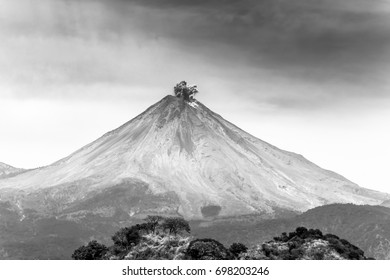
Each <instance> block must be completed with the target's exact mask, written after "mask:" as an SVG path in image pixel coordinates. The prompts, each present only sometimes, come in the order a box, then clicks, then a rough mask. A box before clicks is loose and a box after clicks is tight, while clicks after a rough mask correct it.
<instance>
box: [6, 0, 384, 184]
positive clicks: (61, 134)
mask: <svg viewBox="0 0 390 280" xmlns="http://www.w3.org/2000/svg"><path fill="white" fill-rule="evenodd" d="M389 16H390V1H384V0H375V1H370V2H368V1H364V0H344V1H335V0H324V1H313V0H298V1H294V2H293V3H292V2H291V1H287V0H277V1H271V0H261V1H255V0H244V1H233V0H226V1H214V0H211V1H186V0H185V1H178V0H167V1H156V0H147V1H135V0H134V1H126V0H114V1H108V0H74V1H65V0H50V1H49V0H41V1H39V3H33V2H32V1H28V0H14V1H12V2H10V1H6V0H0V40H1V42H2V43H1V45H0V129H1V137H0V162H4V163H6V164H10V165H12V166H15V167H21V168H34V167H39V166H44V165H48V164H51V163H53V162H55V161H57V160H59V159H60V158H63V157H65V156H67V155H69V154H70V153H72V152H74V151H75V150H77V149H79V148H81V147H82V146H84V145H86V144H88V143H89V142H91V141H94V140H95V139H96V138H98V137H100V136H101V135H103V134H104V133H106V132H108V131H110V130H113V129H115V128H116V127H118V126H120V125H121V124H123V123H124V122H126V121H128V120H130V119H132V118H133V117H135V116H136V115H138V114H139V113H141V112H142V111H144V110H145V109H146V108H147V107H149V106H150V105H152V104H154V103H155V102H157V101H159V100H160V99H161V98H163V97H164V96H165V95H167V94H170V93H171V92H172V88H173V86H174V85H175V84H176V83H178V82H180V81H181V80H186V81H187V82H189V83H195V84H197V85H198V87H199V91H200V93H199V95H198V96H197V99H198V100H199V101H201V102H202V103H203V104H205V105H206V106H207V107H209V108H210V109H211V110H213V111H215V112H216V113H218V114H220V115H221V116H222V117H224V118H225V119H227V120H228V121H230V122H232V123H234V124H235V125H237V126H238V127H240V128H242V129H243V130H245V131H247V132H248V133H251V134H252V135H254V136H256V137H257V138H260V139H262V140H264V141H267V142H269V143H271V144H272V145H275V146H277V147H279V148H281V149H284V150H288V151H292V152H295V153H299V154H302V155H303V156H305V157H306V158H307V159H309V160H310V161H312V162H314V163H316V164H318V165H319V166H321V167H323V168H325V169H330V170H332V171H335V172H337V173H339V174H341V175H343V176H345V177H346V178H348V179H350V180H351V181H353V182H355V183H357V184H359V185H360V186H362V187H366V188H371V189H376V190H380V191H385V192H390V185H389V184H388V178H387V168H386V167H387V164H388V162H387V161H388V159H389V158H390V149H389V148H388V143H390V132H389V130H388V128H387V127H388V126H389V123H390V110H389V108H390V91H389V90H390V77H389V76H390V75H389V73H390V29H389V28H388V27H389V25H390V17H389Z"/></svg>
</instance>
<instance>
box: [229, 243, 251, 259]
mask: <svg viewBox="0 0 390 280" xmlns="http://www.w3.org/2000/svg"><path fill="white" fill-rule="evenodd" d="M229 251H230V252H231V253H232V254H233V256H235V257H236V258H237V257H238V256H239V255H240V254H241V253H245V252H246V251H248V247H246V246H245V245H244V244H242V243H233V244H232V245H230V248H229Z"/></svg>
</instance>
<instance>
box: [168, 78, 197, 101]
mask: <svg viewBox="0 0 390 280" xmlns="http://www.w3.org/2000/svg"><path fill="white" fill-rule="evenodd" d="M173 93H174V94H175V96H176V97H182V98H183V99H184V100H186V101H194V100H195V95H196V94H197V93H198V88H197V86H196V85H192V86H190V85H187V82H186V81H181V82H180V83H178V84H176V86H175V87H174V88H173Z"/></svg>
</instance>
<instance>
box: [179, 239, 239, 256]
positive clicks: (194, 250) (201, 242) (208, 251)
mask: <svg viewBox="0 0 390 280" xmlns="http://www.w3.org/2000/svg"><path fill="white" fill-rule="evenodd" d="M186 255H187V256H188V257H189V258H190V259H193V260H229V259H232V258H233V256H232V254H231V253H230V252H229V250H227V249H226V248H225V246H223V245H222V244H221V243H220V242H218V241H217V240H214V239H210V238H204V239H195V240H193V241H191V242H190V244H189V245H188V248H187V251H186Z"/></svg>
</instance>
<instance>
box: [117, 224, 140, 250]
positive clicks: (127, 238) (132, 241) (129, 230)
mask: <svg viewBox="0 0 390 280" xmlns="http://www.w3.org/2000/svg"><path fill="white" fill-rule="evenodd" d="M139 231H140V229H139V227H137V226H132V227H125V228H121V229H120V230H119V231H117V232H116V233H115V234H114V235H113V236H112V241H113V242H114V245H116V246H118V247H119V248H123V249H129V248H130V247H131V246H134V245H137V244H138V243H139V241H140V239H141V236H140V233H139Z"/></svg>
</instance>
